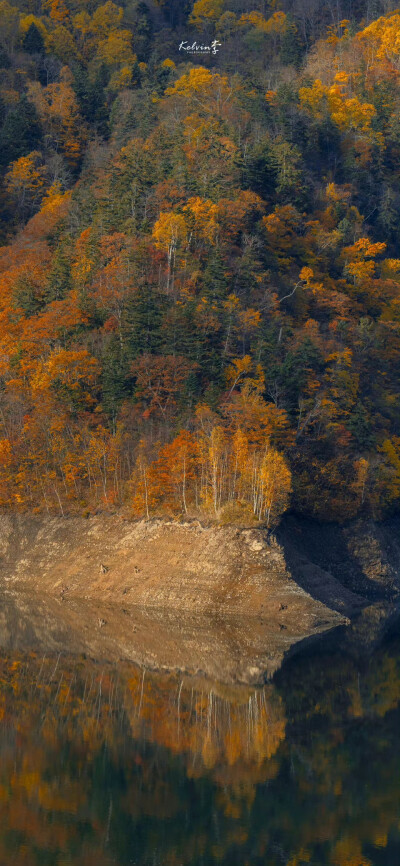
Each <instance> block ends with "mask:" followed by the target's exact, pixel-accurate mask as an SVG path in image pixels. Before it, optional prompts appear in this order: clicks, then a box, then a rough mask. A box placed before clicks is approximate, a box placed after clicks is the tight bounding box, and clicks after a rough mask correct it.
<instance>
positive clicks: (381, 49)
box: [356, 11, 400, 70]
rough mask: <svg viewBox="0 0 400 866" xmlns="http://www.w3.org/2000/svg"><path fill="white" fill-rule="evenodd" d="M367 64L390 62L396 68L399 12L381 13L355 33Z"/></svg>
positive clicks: (399, 39)
mask: <svg viewBox="0 0 400 866" xmlns="http://www.w3.org/2000/svg"><path fill="white" fill-rule="evenodd" d="M356 39H357V42H358V43H359V44H360V45H361V46H362V48H363V50H364V52H365V56H366V59H367V62H368V63H369V64H374V63H377V61H381V62H382V63H385V62H390V63H391V64H393V66H394V67H395V68H396V69H397V70H398V69H399V54H400V14H399V12H398V11H396V12H393V13H392V14H390V15H383V16H382V17H381V18H378V19H377V20H376V21H373V22H372V24H370V25H369V26H368V27H365V29H364V30H362V31H361V33H358V34H357V37H356Z"/></svg>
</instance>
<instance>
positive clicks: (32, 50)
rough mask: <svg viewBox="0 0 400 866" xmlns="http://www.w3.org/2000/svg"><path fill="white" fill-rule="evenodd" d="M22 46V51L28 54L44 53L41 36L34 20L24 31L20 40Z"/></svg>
mask: <svg viewBox="0 0 400 866" xmlns="http://www.w3.org/2000/svg"><path fill="white" fill-rule="evenodd" d="M22 47H23V49H24V51H27V52H28V54H44V53H45V47H44V40H43V36H42V34H41V32H40V30H39V29H38V27H36V24H35V23H34V22H32V24H31V25H30V26H29V28H28V30H27V31H26V33H25V36H24V38H23V40H22Z"/></svg>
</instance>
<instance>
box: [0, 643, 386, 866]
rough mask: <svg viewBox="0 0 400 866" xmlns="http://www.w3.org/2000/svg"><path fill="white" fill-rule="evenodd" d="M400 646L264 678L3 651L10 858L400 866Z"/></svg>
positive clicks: (172, 864)
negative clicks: (255, 681) (239, 679)
mask: <svg viewBox="0 0 400 866" xmlns="http://www.w3.org/2000/svg"><path fill="white" fill-rule="evenodd" d="M399 701H400V642H399V640H396V639H392V640H391V641H390V642H389V643H387V644H386V645H385V646H383V647H381V648H380V649H378V650H376V651H375V653H374V655H373V656H371V657H370V659H369V660H365V659H364V660H362V661H359V660H357V659H355V658H352V657H350V656H346V655H340V654H339V653H337V652H336V653H333V654H332V653H331V654H329V655H328V654H325V655H324V654H323V653H322V652H321V651H319V652H318V653H316V652H315V651H314V653H313V654H311V651H309V653H308V655H304V656H302V657H297V658H295V659H293V660H292V661H290V662H289V663H287V665H286V666H285V667H284V668H283V669H282V670H281V671H280V672H279V673H278V674H277V675H276V677H275V679H274V681H273V682H272V683H268V684H267V685H265V686H264V687H262V688H254V687H247V686H231V685H230V686H227V685H222V684H218V683H215V682H211V681H209V680H207V679H205V678H201V677H198V678H190V677H188V676H181V675H179V674H177V673H174V674H167V673H153V672H150V671H148V670H146V669H143V668H140V667H136V666H133V665H131V664H129V663H126V662H124V663H120V664H118V665H117V664H115V663H101V662H94V661H91V660H90V659H87V658H85V657H82V656H80V657H72V656H69V655H64V654H59V653H56V654H53V655H44V654H42V653H41V652H40V653H39V652H35V653H34V652H30V653H28V652H24V653H21V652H18V653H17V652H10V651H8V652H7V653H4V651H3V655H2V657H1V661H0V720H1V721H0V754H1V762H0V816H1V817H0V863H1V864H2V866H3V864H4V866H10V864H15V866H35V864H38V866H53V864H54V866H78V864H79V866H111V864H118V866H128V864H143V866H144V864H146V866H147V864H148V866H156V864H157V866H167V864H168V866H180V864H182V866H183V864H185V866H186V864H193V866H208V864H223V866H236V864H237V866H261V864H265V866H281V864H285V866H302V864H314V866H328V864H329V866H396V864H398V863H399V862H400V832H399V806H400V792H399V779H400V736H399V731H400V712H399Z"/></svg>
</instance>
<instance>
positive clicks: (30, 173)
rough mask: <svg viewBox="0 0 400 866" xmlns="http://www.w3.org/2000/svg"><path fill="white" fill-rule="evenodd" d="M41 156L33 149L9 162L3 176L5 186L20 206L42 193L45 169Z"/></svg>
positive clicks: (35, 198) (34, 199)
mask: <svg viewBox="0 0 400 866" xmlns="http://www.w3.org/2000/svg"><path fill="white" fill-rule="evenodd" d="M41 162H42V156H41V154H40V153H39V152H38V151H36V150H34V151H32V152H31V153H29V154H28V155H27V156H21V157H20V158H19V159H17V160H15V162H13V163H11V166H10V168H9V169H8V171H7V174H6V176H5V183H6V187H7V189H8V190H9V192H10V193H11V194H12V195H13V196H14V197H15V198H16V199H17V204H18V206H19V207H22V206H23V205H24V204H25V203H28V202H29V200H31V201H37V200H38V198H40V196H41V194H42V193H43V188H44V183H45V177H44V175H45V169H44V166H43V165H41Z"/></svg>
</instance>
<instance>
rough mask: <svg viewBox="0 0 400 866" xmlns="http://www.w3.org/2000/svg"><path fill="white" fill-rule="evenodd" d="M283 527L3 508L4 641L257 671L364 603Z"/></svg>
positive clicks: (153, 662)
mask: <svg viewBox="0 0 400 866" xmlns="http://www.w3.org/2000/svg"><path fill="white" fill-rule="evenodd" d="M286 533H287V537H286V538H285V530H283V538H279V541H278V540H277V539H276V537H269V536H268V535H267V533H266V532H265V531H263V530H261V529H239V528H236V527H230V526H229V527H204V526H202V525H201V524H199V523H198V522H196V521H194V522H187V523H178V522H172V521H171V522H169V521H165V520H153V521H150V522H145V521H141V522H131V521H129V520H126V519H124V518H123V517H122V516H121V515H118V514H116V515H110V516H106V515H98V516H94V517H90V518H88V519H85V518H83V517H82V518H81V517H67V518H49V517H46V518H45V517H41V516H37V517H33V516H27V515H11V514H3V515H1V516H0V590H1V595H2V601H1V606H0V610H2V615H0V643H1V644H2V645H3V646H6V647H11V646H12V647H17V646H23V648H24V649H27V648H28V647H29V646H40V647H43V648H46V647H49V648H51V649H52V650H57V649H59V650H61V649H63V648H65V649H68V650H71V649H73V650H75V651H77V652H86V653H89V654H92V655H94V656H96V657H102V656H103V657H108V658H110V657H112V658H129V659H131V660H134V661H139V662H140V663H143V664H145V665H150V666H152V667H159V668H163V667H167V668H179V669H182V670H187V671H191V672H198V671H202V672H204V673H207V674H208V675H212V676H219V677H220V678H221V679H226V680H233V679H239V680H242V681H260V680H262V679H263V678H265V677H266V676H269V675H271V674H272V673H273V672H274V671H275V670H276V669H277V667H279V666H280V664H281V663H282V660H283V658H285V657H286V656H287V655H288V654H290V653H291V652H292V651H293V650H294V649H295V648H296V647H298V646H299V645H301V644H302V643H303V642H304V641H309V640H310V639H314V638H315V637H316V636H318V635H320V634H321V633H323V632H325V631H327V630H330V629H332V628H335V627H337V626H341V625H345V624H346V623H348V622H349V620H348V617H349V616H352V615H354V614H355V613H357V611H361V610H362V609H363V608H364V607H365V606H366V604H367V603H368V602H367V601H366V598H365V596H364V595H363V594H362V592H361V593H358V592H357V591H356V586H355V585H352V586H346V585H345V581H343V580H339V579H338V577H337V576H335V574H333V573H331V572H330V571H328V570H327V567H326V564H325V567H324V563H322V564H318V563H315V562H314V563H313V562H312V561H311V560H310V559H309V558H308V553H307V551H305V550H304V549H302V545H301V543H300V542H299V548H300V549H301V550H300V553H299V555H298V557H297V559H298V561H297V562H296V556H295V553H294V551H295V549H296V532H295V530H294V529H293V527H292V528H291V527H290V525H289V526H288V528H287V530H286ZM303 547H304V545H303ZM286 548H287V552H286V550H285V549H286ZM360 567H361V566H360Z"/></svg>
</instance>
